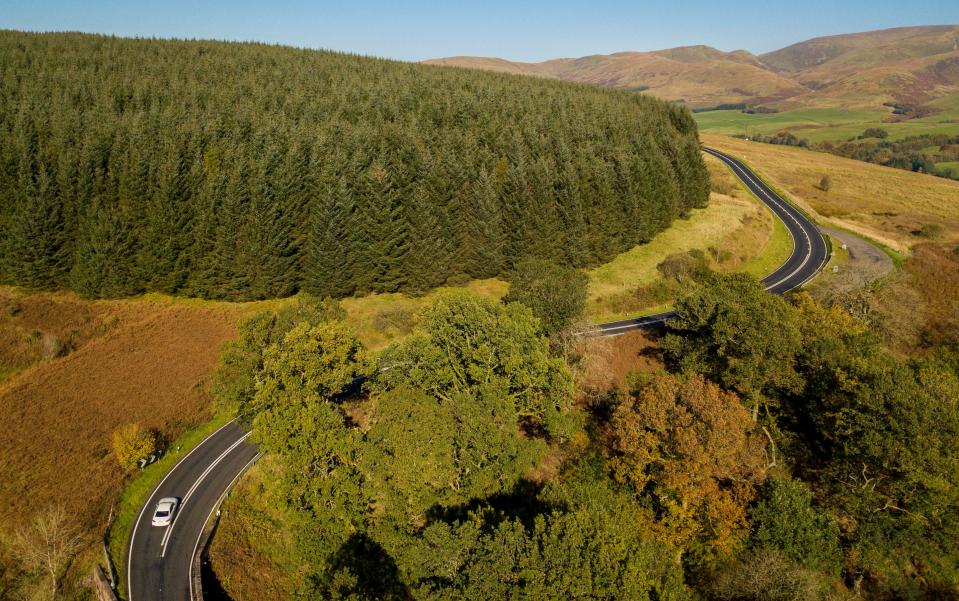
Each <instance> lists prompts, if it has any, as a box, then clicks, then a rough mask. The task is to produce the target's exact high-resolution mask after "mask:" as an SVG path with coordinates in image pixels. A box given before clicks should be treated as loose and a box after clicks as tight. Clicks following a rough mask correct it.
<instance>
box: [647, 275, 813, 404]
mask: <svg viewBox="0 0 959 601" xmlns="http://www.w3.org/2000/svg"><path fill="white" fill-rule="evenodd" d="M676 315H677V317H676V319H672V320H670V321H668V322H667V323H666V328H667V330H668V332H669V333H668V334H667V335H666V337H665V338H664V340H663V344H662V347H663V350H664V351H665V353H666V356H667V358H668V359H669V360H670V362H671V363H672V364H673V365H674V366H676V367H679V368H680V369H682V370H684V371H687V372H700V373H703V374H706V375H707V376H709V377H710V378H711V379H714V380H716V381H717V382H719V383H721V384H722V385H723V386H724V387H726V388H729V389H732V390H735V391H736V392H738V393H739V394H741V395H743V396H744V397H745V399H746V400H747V403H749V404H750V405H751V406H752V407H753V410H754V415H755V412H756V411H757V410H758V407H759V404H760V402H761V401H762V400H763V399H768V398H769V397H771V396H773V395H776V394H778V393H779V392H780V391H798V390H799V389H800V388H801V386H802V380H801V378H800V377H799V375H798V374H797V373H796V368H795V362H796V358H795V357H796V352H797V350H798V349H799V348H800V347H801V345H802V332H801V330H800V326H799V321H798V319H797V317H796V312H795V311H794V309H793V308H792V307H791V306H790V305H789V304H788V303H787V302H786V301H784V300H783V299H781V298H779V297H777V296H774V295H771V294H768V293H767V292H766V291H765V290H764V289H763V286H762V285H761V284H760V283H759V282H758V281H757V280H756V279H754V278H753V277H751V276H748V275H745V274H730V275H716V276H715V277H714V278H713V279H712V281H711V282H709V283H708V284H706V285H705V286H704V287H703V288H702V289H700V290H697V291H696V292H694V293H693V294H691V295H689V296H687V297H685V298H683V299H681V300H680V301H679V302H677V303H676Z"/></svg>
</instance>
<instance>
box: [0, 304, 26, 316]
mask: <svg viewBox="0 0 959 601" xmlns="http://www.w3.org/2000/svg"><path fill="white" fill-rule="evenodd" d="M21 310H22V307H21V306H20V304H19V303H10V304H9V305H7V306H6V307H4V310H3V311H4V313H6V314H7V317H15V316H16V315H18V314H19V313H20V311H21Z"/></svg>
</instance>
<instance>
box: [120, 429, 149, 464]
mask: <svg viewBox="0 0 959 601" xmlns="http://www.w3.org/2000/svg"><path fill="white" fill-rule="evenodd" d="M156 449H157V441H156V436H155V435H154V434H153V432H152V431H150V430H147V429H145V428H144V427H143V426H141V425H140V424H127V425H125V426H120V427H119V428H117V429H116V430H114V431H113V451H114V452H115V453H116V456H117V461H119V462H120V465H122V466H123V469H125V470H132V469H133V468H135V467H136V465H137V461H138V460H140V459H142V458H144V457H146V456H147V455H149V454H150V453H153V452H154V451H156Z"/></svg>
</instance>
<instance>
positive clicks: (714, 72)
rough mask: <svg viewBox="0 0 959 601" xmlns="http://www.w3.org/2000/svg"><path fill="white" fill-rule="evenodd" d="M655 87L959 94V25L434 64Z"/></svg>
mask: <svg viewBox="0 0 959 601" xmlns="http://www.w3.org/2000/svg"><path fill="white" fill-rule="evenodd" d="M426 62H427V63H430V64H440V65H449V66H458V67H467V68H475V69H487V70H495V71H501V72H506V73H514V74H520V75H538V76H542V77H551V78H557V79H565V80H570V81H577V82H582V83H591V84H596V85H601V86H607V87H613V88H619V89H625V90H632V91H637V92H645V93H648V94H652V95H654V96H659V97H661V98H665V99H667V100H673V101H682V102H685V103H687V104H689V105H690V106H692V107H694V108H695V107H712V106H717V105H721V104H748V105H753V106H770V107H776V108H798V107H806V106H831V107H844V108H872V109H880V108H882V105H883V104H884V103H895V104H904V105H910V106H918V105H923V104H925V103H927V102H930V101H932V100H935V99H937V98H941V97H944V96H948V95H951V94H957V93H959V25H942V26H929V27H902V28H897V29H886V30H882V31H872V32H866V33H854V34H847V35H838V36H829V37H822V38H815V39H812V40H809V41H806V42H801V43H799V44H793V45H792V46H788V47H786V48H783V49H781V50H776V51H775V52H770V53H767V54H763V55H760V56H756V55H753V54H751V53H749V52H747V51H745V50H736V51H733V52H723V51H721V50H717V49H715V48H710V47H709V46H683V47H679V48H670V49H667V50H658V51H655V52H620V53H616V54H610V55H594V56H586V57H582V58H576V59H570V58H562V59H555V60H550V61H545V62H542V63H520V62H512V61H508V60H504V59H500V58H477V57H462V56H460V57H451V58H443V59H436V60H430V61H426Z"/></svg>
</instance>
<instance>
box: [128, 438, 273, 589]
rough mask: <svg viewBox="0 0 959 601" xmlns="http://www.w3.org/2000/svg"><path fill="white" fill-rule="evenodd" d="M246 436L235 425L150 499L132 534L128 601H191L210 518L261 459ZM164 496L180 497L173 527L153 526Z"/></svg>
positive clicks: (201, 448)
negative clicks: (195, 566) (197, 558)
mask: <svg viewBox="0 0 959 601" xmlns="http://www.w3.org/2000/svg"><path fill="white" fill-rule="evenodd" d="M248 435H249V433H248V432H247V431H245V430H244V429H243V428H241V427H240V426H238V425H237V424H236V423H235V422H230V423H228V424H226V425H225V426H223V427H222V428H220V429H219V430H217V431H216V432H215V433H213V434H212V435H211V436H210V437H209V438H207V439H206V440H204V441H203V442H202V443H200V444H199V445H198V446H197V447H195V448H194V449H193V450H192V451H191V452H190V453H188V454H187V455H186V456H185V457H183V459H181V460H180V462H179V463H177V464H176V465H175V466H174V467H173V469H172V470H170V472H169V474H167V476H166V477H165V478H164V479H163V480H162V481H161V482H160V484H159V485H158V486H157V487H156V489H154V491H153V494H151V495H150V498H148V499H147V502H146V504H145V505H144V506H143V508H142V510H141V512H140V515H139V516H138V518H137V521H136V522H134V525H133V532H132V533H131V535H130V546H129V554H128V556H127V599H128V600H130V601H161V600H162V601H184V600H189V599H192V598H196V599H200V598H202V597H200V596H198V595H197V596H195V597H194V596H193V591H191V583H192V578H191V570H192V565H193V556H194V553H195V552H196V551H197V544H198V541H199V539H200V535H201V534H202V532H203V526H204V524H205V523H206V521H207V518H208V517H209V516H210V514H211V513H212V512H213V511H214V510H215V508H216V506H217V504H218V501H219V500H220V499H221V498H222V497H223V495H224V494H225V493H226V491H227V490H229V488H230V486H231V485H232V483H233V482H234V480H235V479H236V478H237V477H238V476H239V475H240V474H242V473H243V472H244V471H245V470H246V468H247V466H249V465H250V464H251V463H252V462H253V460H254V459H255V458H256V457H257V450H256V447H254V446H253V445H251V444H248V443H247V442H246V437H247V436H248ZM163 497H177V498H179V499H180V507H179V509H178V510H177V512H176V514H175V516H174V520H173V522H172V523H171V524H170V525H169V526H167V527H165V528H158V527H154V526H152V525H151V524H150V522H151V520H152V518H153V510H154V508H155V507H156V504H157V502H158V501H159V500H160V499H162V498H163Z"/></svg>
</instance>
